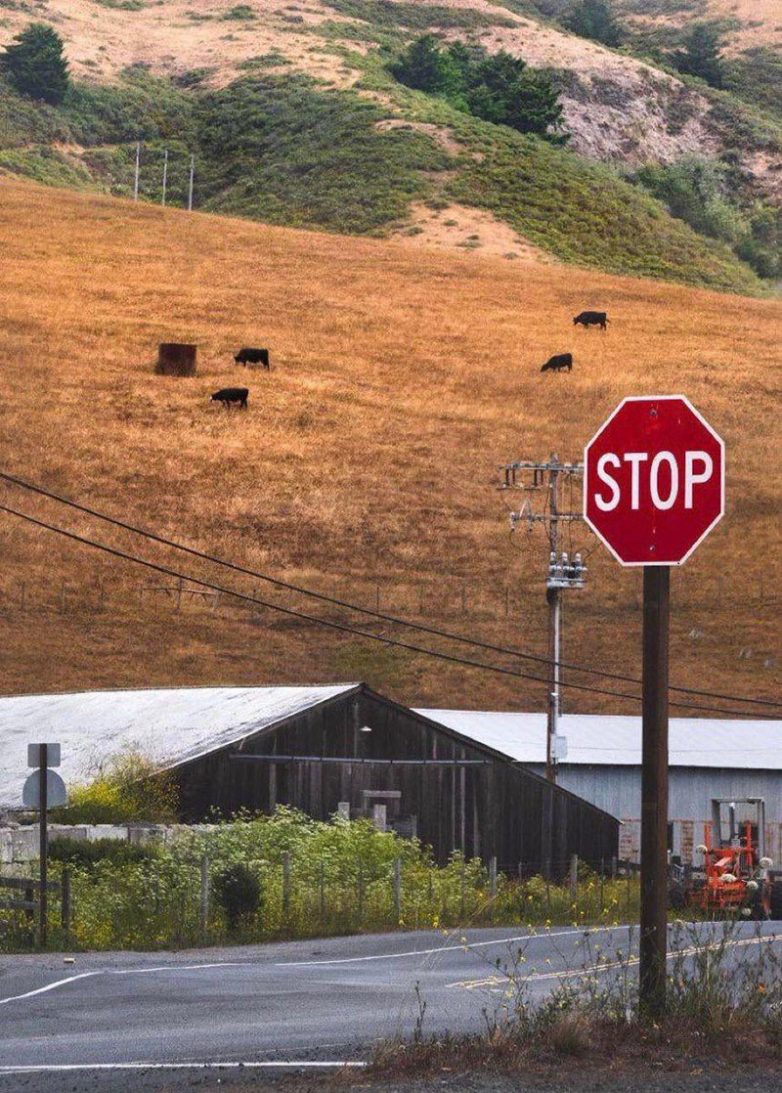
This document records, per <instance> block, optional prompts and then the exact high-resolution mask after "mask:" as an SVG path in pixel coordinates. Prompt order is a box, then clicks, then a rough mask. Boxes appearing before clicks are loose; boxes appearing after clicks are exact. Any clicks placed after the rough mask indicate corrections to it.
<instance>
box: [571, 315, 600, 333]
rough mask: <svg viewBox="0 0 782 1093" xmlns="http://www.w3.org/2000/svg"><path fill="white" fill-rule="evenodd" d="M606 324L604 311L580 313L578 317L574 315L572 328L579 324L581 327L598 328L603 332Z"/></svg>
mask: <svg viewBox="0 0 782 1093" xmlns="http://www.w3.org/2000/svg"><path fill="white" fill-rule="evenodd" d="M607 322H608V316H607V315H606V313H605V311H582V312H581V314H580V315H576V317H575V319H574V320H573V326H578V324H579V323H580V324H581V325H582V326H599V327H600V329H601V330H605V329H606V323H607Z"/></svg>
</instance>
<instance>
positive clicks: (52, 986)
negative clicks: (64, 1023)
mask: <svg viewBox="0 0 782 1093" xmlns="http://www.w3.org/2000/svg"><path fill="white" fill-rule="evenodd" d="M100 974H101V973H100V972H81V973H80V974H79V975H69V976H68V978H67V979H58V980H57V982H56V983H48V984H47V985H46V986H45V987H38V988H37V989H36V990H34V991H25V993H24V994H12V995H11V997H10V998H0V1006H6V1005H7V1004H8V1003H9V1002H21V1000H22V999H23V998H33V997H34V996H35V995H36V994H46V992H47V991H53V990H56V989H57V987H64V986H66V985H67V984H68V983H73V982H75V981H76V980H77V979H89V978H90V977H91V976H93V975H100Z"/></svg>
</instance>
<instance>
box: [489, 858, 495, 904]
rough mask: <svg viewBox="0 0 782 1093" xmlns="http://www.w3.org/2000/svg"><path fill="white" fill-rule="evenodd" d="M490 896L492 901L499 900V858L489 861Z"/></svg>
mask: <svg viewBox="0 0 782 1093" xmlns="http://www.w3.org/2000/svg"><path fill="white" fill-rule="evenodd" d="M489 895H490V896H491V898H492V899H496V898H497V858H496V857H494V856H493V857H492V858H490V859H489Z"/></svg>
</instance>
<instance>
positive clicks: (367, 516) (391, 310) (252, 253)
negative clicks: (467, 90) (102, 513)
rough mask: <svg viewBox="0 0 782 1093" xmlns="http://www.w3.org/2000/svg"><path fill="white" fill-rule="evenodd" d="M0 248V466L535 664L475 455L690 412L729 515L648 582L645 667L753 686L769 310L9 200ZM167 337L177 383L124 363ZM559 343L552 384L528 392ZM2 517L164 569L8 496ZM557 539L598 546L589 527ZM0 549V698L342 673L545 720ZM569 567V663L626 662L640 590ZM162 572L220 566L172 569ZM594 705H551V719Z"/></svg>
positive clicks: (541, 446) (526, 579)
mask: <svg viewBox="0 0 782 1093" xmlns="http://www.w3.org/2000/svg"><path fill="white" fill-rule="evenodd" d="M0 249H2V252H3V255H4V261H3V263H2V264H1V265H0V310H1V311H2V315H3V323H2V325H0V361H2V368H0V439H2V450H3V453H4V457H3V459H4V463H5V464H6V465H8V466H10V468H11V469H12V471H15V472H18V473H20V474H23V475H27V476H30V477H32V478H34V479H37V480H40V481H42V482H45V483H47V484H48V485H49V486H51V487H54V488H56V489H58V490H61V491H63V492H67V493H70V494H72V495H75V496H77V497H79V498H82V499H84V500H86V501H89V502H91V503H92V504H93V505H95V506H96V507H99V508H104V509H106V510H109V511H111V512H113V513H116V514H120V515H121V516H123V517H125V518H128V519H131V520H135V521H138V522H139V523H141V524H143V525H145V526H149V527H152V528H155V529H157V530H159V531H162V532H164V533H167V534H171V535H174V536H178V537H181V538H183V539H185V540H186V541H187V542H189V543H191V544H193V545H195V546H198V547H201V548H205V549H208V550H212V551H215V552H217V553H219V554H222V555H224V556H226V557H229V558H231V559H234V560H236V561H239V562H243V563H247V564H249V565H251V566H253V567H256V568H261V569H263V570H267V571H269V572H271V573H273V574H274V575H277V576H282V577H288V578H293V579H295V580H299V581H301V582H305V583H307V584H309V585H311V586H314V587H316V588H319V589H321V590H323V591H328V592H337V593H340V594H343V595H346V596H348V597H352V598H354V599H356V600H358V601H360V602H364V603H368V604H369V605H370V606H374V605H375V604H376V603H377V602H379V603H380V605H381V607H386V608H389V609H391V610H392V611H401V612H403V613H405V614H410V615H412V616H413V617H416V618H423V619H425V620H426V621H427V622H430V623H434V624H443V625H446V626H448V627H449V628H451V629H455V630H461V631H463V632H467V633H470V634H471V635H480V636H482V637H484V638H486V639H487V640H490V641H491V640H496V641H499V642H501V643H518V644H519V645H521V646H523V647H525V648H527V649H530V650H532V651H535V652H538V653H541V654H544V653H545V651H546V639H545V619H546V607H545V599H544V588H543V578H544V570H545V558H546V550H545V547H544V544H543V542H542V541H541V539H540V538H538V537H536V536H535V535H532V536H527V535H526V533H517V535H516V537H515V538H510V537H509V534H508V528H507V509H508V506H509V504H510V503H511V502H513V503H516V504H518V501H519V497H518V496H516V497H514V498H508V497H507V496H506V495H503V494H498V493H497V491H496V488H495V486H496V467H497V465H498V464H500V463H503V462H505V461H506V460H509V459H513V458H518V457H533V456H545V455H547V454H548V453H549V452H551V451H552V450H553V451H557V452H558V453H559V455H560V457H561V458H563V459H567V458H577V457H578V456H579V454H580V452H581V449H582V446H583V444H584V442H585V441H586V440H587V439H588V438H589V436H590V435H591V434H592V432H593V430H594V429H595V427H596V426H597V424H599V423H600V421H601V420H602V419H603V418H604V417H605V416H606V414H607V413H608V412H609V411H610V410H611V409H612V408H613V407H614V405H615V404H616V403H617V401H618V400H619V399H620V398H621V397H622V396H623V395H626V394H630V393H633V394H641V393H644V392H650V393H651V392H682V393H684V394H686V395H688V396H690V397H691V398H692V400H693V402H694V403H695V405H696V406H697V407H698V408H699V409H700V410H701V411H702V412H703V413H704V414H706V415H707V416H708V418H709V419H710V420H711V421H712V423H713V424H714V425H715V427H716V428H718V429H719V430H720V432H721V433H722V434H723V436H724V437H725V439H726V442H727V445H728V507H727V515H726V518H725V520H724V521H723V523H722V525H721V526H720V527H719V528H718V529H717V530H716V531H715V532H714V533H713V534H712V536H711V537H710V538H709V539H708V541H707V542H706V543H705V544H704V546H703V547H702V548H701V549H700V550H699V552H698V554H697V555H696V557H695V558H694V559H693V560H692V561H691V562H690V563H688V565H687V566H686V567H684V568H683V569H682V570H681V571H677V572H675V573H674V575H673V596H674V612H673V619H674V623H673V626H674V633H673V647H672V655H673V670H672V675H673V677H674V678H675V680H676V681H677V682H680V683H684V684H690V685H694V686H698V687H710V688H712V689H716V690H720V691H728V692H733V693H738V694H742V693H744V694H750V693H758V694H768V693H770V692H771V693H773V692H774V691H775V690H778V685H779V669H778V667H777V666H776V660H775V659H774V658H778V656H779V648H778V640H779V635H778V628H777V627H776V625H775V623H776V619H777V617H778V610H779V604H778V587H779V565H778V556H779V551H778V536H777V531H778V529H777V526H776V523H775V521H776V514H777V512H778V505H779V478H778V476H775V475H774V473H773V471H774V467H773V463H770V459H771V457H772V456H773V453H775V452H776V451H777V450H778V447H779V428H780V427H779V415H778V412H777V409H776V403H775V396H778V378H777V370H776V355H777V345H778V331H779V323H780V312H781V310H782V309H781V308H780V305H779V304H778V303H775V302H771V301H760V300H750V299H738V298H731V297H727V296H724V295H717V294H713V293H709V292H705V291H703V290H695V289H693V290H689V289H683V288H681V287H674V286H670V285H664V284H660V283H656V282H651V281H643V280H639V279H629V278H628V279H622V278H618V277H611V276H607V275H604V274H599V273H596V272H587V271H581V270H577V269H566V268H563V267H560V266H542V265H534V264H524V263H522V262H515V263H509V262H504V261H502V260H493V259H489V258H487V259H486V260H485V261H483V262H475V261H472V260H471V259H470V258H469V257H468V256H466V255H465V256H461V255H449V254H443V253H436V252H427V251H421V250H415V249H413V248H412V247H411V246H409V245H405V244H402V243H388V242H383V241H379V240H367V239H350V240H348V239H345V238H339V237H335V236H332V235H323V234H318V233H314V232H307V233H297V232H294V231H291V230H288V229H282V228H271V227H262V226H259V225H256V224H251V223H247V222H243V221H234V220H231V219H229V218H225V217H219V218H218V217H210V216H206V215H189V216H188V214H186V213H183V212H180V211H177V210H161V209H159V208H156V207H153V206H150V205H138V206H134V205H133V204H132V203H129V202H125V201H117V200H112V199H109V198H105V197H96V196H93V195H84V194H76V193H73V192H68V191H64V190H52V189H47V188H44V187H37V186H32V185H29V184H21V183H17V182H9V181H8V180H0ZM583 307H601V308H602V307H605V308H607V310H608V311H609V313H610V316H611V319H612V325H611V328H610V332H609V333H607V334H605V335H602V334H600V333H598V332H596V331H582V330H580V329H578V330H575V329H574V328H573V325H572V322H571V317H572V315H574V314H575V313H576V312H577V311H578V310H580V309H581V308H583ZM747 330H751V332H752V340H751V352H748V351H747V344H746V340H745V338H744V337H743V335H742V331H747ZM163 340H193V341H195V342H197V343H198V345H199V375H198V376H197V377H196V378H193V379H179V380H177V379H170V378H163V377H159V376H155V375H154V374H153V373H152V363H153V360H154V357H155V355H156V350H157V344H158V342H160V341H163ZM243 344H248V345H252V344H257V345H268V346H269V347H270V349H271V352H272V359H273V361H274V363H275V366H276V367H275V370H274V371H272V372H271V373H270V374H268V373H258V372H250V373H247V372H245V371H244V370H243V369H239V368H237V367H236V366H235V365H234V364H233V361H232V354H233V352H235V351H236V349H237V347H238V346H240V345H243ZM567 350H571V351H572V352H573V353H574V354H575V368H574V371H573V373H572V374H571V375H561V376H552V375H545V376H543V375H541V374H540V372H539V366H540V363H541V362H542V361H543V360H545V359H546V358H547V357H548V356H549V355H550V354H551V353H552V352H559V351H567ZM237 381H242V382H247V383H248V385H249V387H250V389H251V395H250V408H249V410H248V411H247V413H242V412H238V411H236V412H233V413H230V414H229V413H227V412H225V411H224V410H221V409H219V408H218V407H217V406H216V405H213V404H210V403H209V401H208V395H209V394H210V392H212V391H214V390H215V389H216V388H217V387H219V386H224V385H226V384H229V383H235V382H237ZM0 497H2V500H3V503H4V504H11V505H16V506H17V507H23V508H24V509H25V510H27V511H28V512H35V513H38V514H45V515H46V517H47V518H48V517H51V518H54V519H55V520H56V521H59V522H61V523H67V524H68V525H69V526H71V527H73V528H76V529H79V530H81V531H83V532H86V533H97V534H98V535H99V536H100V537H102V538H103V539H104V540H109V541H111V542H113V543H115V544H117V545H118V546H120V547H122V548H124V549H130V550H136V551H140V552H141V553H143V554H144V556H146V557H148V558H151V559H153V560H161V561H165V562H171V561H174V559H173V558H172V557H171V556H170V555H168V554H167V553H166V552H164V551H163V550H162V549H158V548H156V547H154V546H153V545H151V544H144V543H142V542H138V541H134V540H133V539H132V538H131V537H129V536H126V535H123V534H120V533H117V532H112V531H110V530H104V529H100V528H97V527H94V526H93V525H92V524H91V523H90V522H89V521H87V520H86V519H82V518H80V517H78V516H70V517H65V516H64V514H63V513H61V512H58V511H57V510H55V509H54V507H49V506H47V505H44V504H43V503H41V502H36V501H35V500H34V499H31V498H29V497H24V496H21V495H19V493H18V491H16V490H12V489H10V488H8V487H5V486H2V487H0ZM572 545H573V546H574V547H575V546H583V547H584V548H585V549H587V550H591V549H592V548H593V547H594V546H595V544H594V541H593V540H591V538H589V537H588V536H587V534H586V533H585V532H582V533H580V534H579V535H577V538H576V539H575V540H574V542H573V544H572ZM0 546H1V548H2V557H3V566H2V569H1V570H0V648H2V650H3V656H2V658H1V659H0V688H1V689H2V690H3V691H6V692H8V691H30V690H42V691H45V690H54V689H64V688H79V687H82V688H86V687H92V686H124V685H140V686H143V685H150V684H198V683H214V682H224V683H264V682H285V681H301V682H306V681H310V682H316V681H323V680H329V681H332V680H335V679H337V680H345V679H359V678H366V679H368V680H369V681H370V682H371V683H372V684H374V685H375V686H376V687H378V688H380V689H381V690H383V691H386V692H388V693H390V694H392V695H394V696H396V697H398V698H399V699H401V700H403V701H409V702H417V703H420V704H431V705H444V706H465V707H468V706H469V707H484V708H487V707H498V708H503V707H506V708H519V707H527V708H541V706H542V703H543V701H544V693H545V686H544V685H543V684H535V683H529V682H524V681H520V680H519V681H515V680H508V679H506V678H504V677H501V676H494V675H489V674H484V673H479V672H477V671H475V670H472V669H467V668H462V667H457V666H454V665H447V664H444V663H440V662H436V661H431V660H429V659H427V658H424V657H422V656H420V655H415V654H412V653H400V652H397V651H394V650H393V649H391V648H389V647H386V646H383V645H377V644H370V643H368V642H365V641H361V640H359V639H356V638H351V637H348V636H341V635H339V634H335V633H333V632H329V631H326V630H323V629H320V628H317V627H315V626H314V625H309V624H304V623H301V622H297V621H295V620H291V619H289V618H285V617H283V616H279V615H276V614H273V613H271V612H270V611H268V610H263V611H261V610H259V611H258V612H257V613H251V612H248V611H247V610H244V609H242V608H238V607H232V606H231V605H230V604H229V603H228V602H226V601H222V602H219V603H211V602H209V601H205V600H203V599H201V598H200V597H196V596H191V595H189V594H188V588H187V586H186V587H185V589H184V591H183V592H182V594H181V596H180V594H179V593H177V592H176V591H175V590H174V583H173V582H172V581H170V580H168V579H165V578H162V577H160V576H157V575H154V574H150V573H146V572H143V571H139V570H136V569H134V568H133V567H132V566H130V565H129V564H127V563H123V562H119V561H116V560H111V559H108V558H106V557H104V556H101V555H97V554H94V553H90V552H89V551H88V550H86V548H82V547H78V546H77V545H76V544H71V543H68V542H65V541H64V540H61V539H58V538H53V537H51V536H50V535H48V534H45V533H44V532H42V531H37V530H35V529H33V528H31V527H30V526H29V525H22V524H19V523H17V522H16V521H15V520H13V519H11V518H10V517H7V516H3V517H2V518H0ZM175 564H176V563H175ZM589 567H590V574H589V586H588V589H587V590H586V591H584V592H583V593H577V594H576V593H574V594H573V595H572V596H568V597H567V603H566V609H565V611H566V613H565V625H566V636H565V653H566V655H567V656H569V657H571V658H573V659H575V660H579V661H585V662H592V663H594V664H596V665H598V666H601V667H604V668H608V669H611V670H614V669H615V670H618V671H621V672H630V673H636V672H637V671H638V669H639V634H640V621H641V620H640V611H639V599H638V596H639V589H640V576H639V574H638V573H637V572H635V571H624V570H621V569H619V568H618V567H617V566H616V565H615V564H614V563H613V562H612V561H610V560H609V559H608V558H607V556H606V554H605V552H604V551H603V550H602V549H601V548H597V549H595V550H594V552H593V553H592V554H590V558H589ZM187 572H188V573H191V574H194V575H205V574H207V573H208V574H209V576H210V577H212V576H218V575H217V573H216V572H215V571H214V570H211V569H208V568H207V567H206V566H203V567H202V566H199V565H197V564H196V563H194V562H192V561H191V562H190V563H188V565H187ZM218 579H223V580H225V579H226V578H225V576H224V575H223V576H222V578H220V577H218ZM230 583H231V585H232V586H234V587H236V588H240V589H243V590H246V591H252V590H254V588H255V585H254V582H252V581H251V580H243V579H241V578H237V577H234V578H231V580H230ZM166 587H168V588H169V589H170V591H169V592H166V591H161V590H160V589H163V588H166ZM261 591H262V594H265V595H267V596H270V597H272V598H274V596H275V595H278V594H275V593H273V592H270V591H269V590H268V589H262V590H261ZM180 600H181V602H180V603H179V608H178V606H177V605H178V602H179V601H180ZM279 602H283V603H287V604H290V605H292V606H297V607H303V608H305V609H306V608H307V607H308V606H309V607H310V609H311V610H312V611H314V613H316V614H320V613H322V612H324V611H327V610H328V609H325V608H323V607H319V606H317V605H315V606H313V605H307V604H306V602H303V601H301V600H298V599H295V598H293V597H288V598H286V599H281V600H280V601H279ZM330 617H335V616H334V615H330ZM340 617H341V616H340ZM366 625H368V626H369V627H370V628H372V629H374V631H375V632H376V633H379V634H383V635H389V634H390V633H391V631H390V630H389V629H388V628H387V627H384V626H382V625H381V626H376V625H374V624H372V623H367V624H366ZM747 650H750V652H751V655H750V656H749V657H748V656H747V655H746V651H747ZM499 659H500V660H502V658H499ZM504 662H505V663H509V662H508V661H504ZM612 701H613V700H611V699H607V698H602V697H599V696H596V695H579V694H578V693H573V695H572V696H571V695H569V696H568V700H567V702H568V705H567V708H569V709H571V710H573V709H578V710H590V709H606V708H609V707H610V705H611V702H612ZM614 708H619V709H623V710H628V711H629V710H632V709H633V708H634V707H632V706H629V705H628V704H627V703H617V705H616V706H615V707H614Z"/></svg>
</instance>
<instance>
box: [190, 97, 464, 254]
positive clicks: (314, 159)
mask: <svg viewBox="0 0 782 1093" xmlns="http://www.w3.org/2000/svg"><path fill="white" fill-rule="evenodd" d="M197 116H198V127H199V139H200V146H201V152H202V158H203V161H204V169H203V171H202V173H201V176H200V177H201V187H202V192H203V193H204V194H205V197H206V202H205V204H206V207H207V208H209V209H211V210H214V211H217V212H224V213H231V214H238V215H240V216H252V217H255V218H257V219H260V220H266V221H270V222H272V223H277V224H289V225H292V226H295V227H310V226H311V227H321V228H329V229H331V230H336V231H342V232H347V233H357V232H370V231H374V230H377V229H379V228H381V227H382V226H383V225H385V224H388V223H390V222H391V221H393V220H397V219H399V218H400V217H401V216H403V215H404V214H405V212H406V211H407V206H408V203H409V201H410V200H411V198H414V197H418V196H420V197H426V196H427V194H428V189H429V186H428V183H427V181H426V179H425V178H424V176H423V175H422V173H421V172H423V171H438V170H444V169H445V168H446V167H448V166H449V165H450V163H451V160H450V157H449V156H448V155H447V153H445V152H444V151H442V149H440V148H438V147H436V146H435V145H434V143H433V142H432V140H431V139H430V138H429V137H428V136H426V135H425V134H423V133H418V132H414V131H403V130H389V131H387V132H383V131H380V130H378V129H377V128H376V123H377V122H378V121H379V120H380V119H382V118H383V117H384V116H385V115H384V113H383V112H382V111H381V110H379V109H378V108H377V107H376V106H375V105H374V104H372V103H369V102H367V101H366V100H364V99H361V98H359V96H358V95H356V94H355V93H354V92H351V91H324V90H321V89H319V88H317V87H315V85H314V84H312V82H311V81H309V80H307V79H306V78H304V77H298V76H288V77H286V76H277V77H271V76H266V77H263V78H257V79H249V78H248V79H243V80H240V81H238V82H237V83H234V84H232V85H231V86H230V87H227V88H224V89H223V90H221V91H216V92H213V93H211V94H209V95H206V96H204V97H203V98H202V99H201V101H200V104H199V109H198V115H197Z"/></svg>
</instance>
